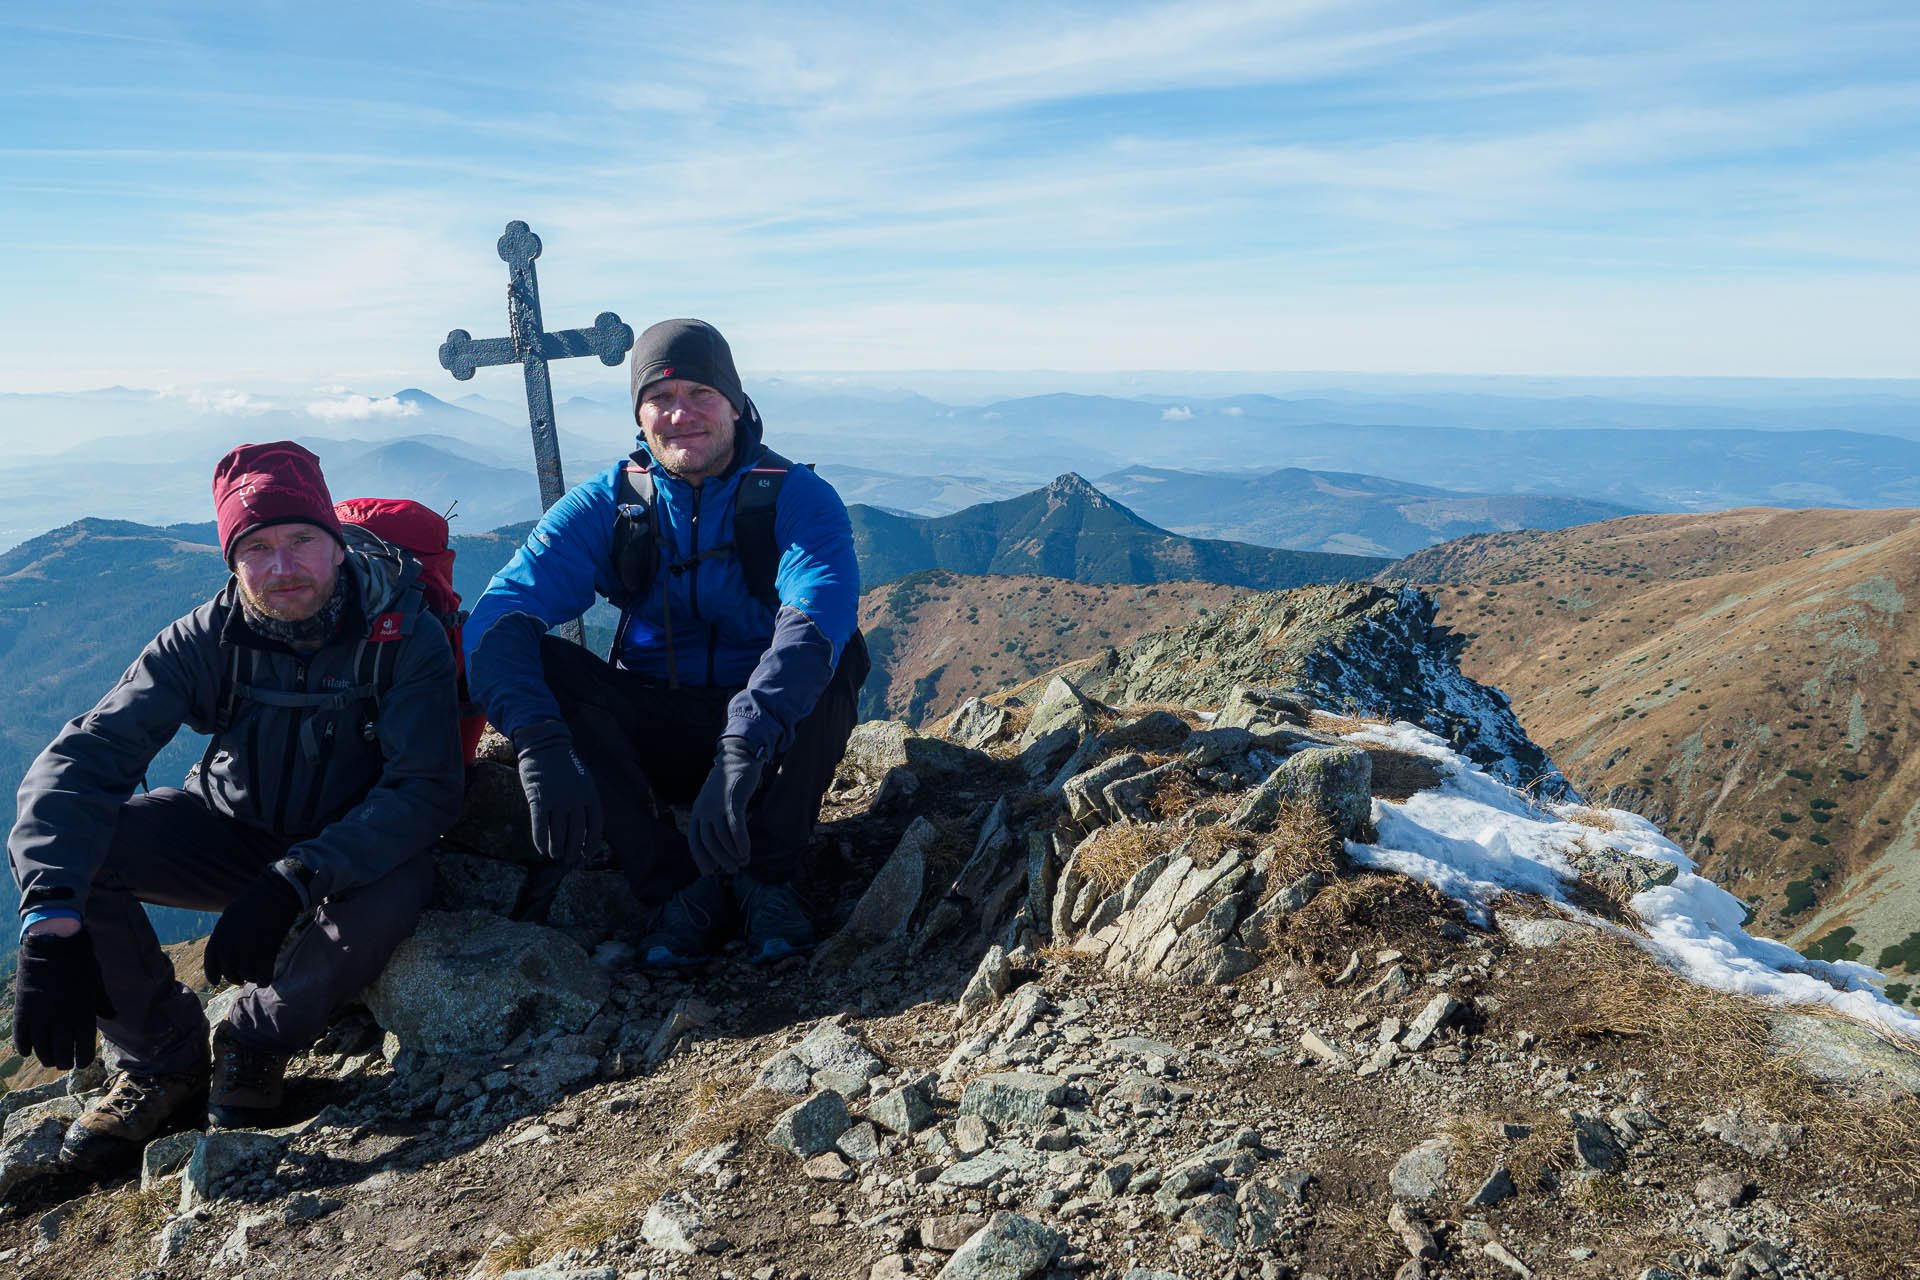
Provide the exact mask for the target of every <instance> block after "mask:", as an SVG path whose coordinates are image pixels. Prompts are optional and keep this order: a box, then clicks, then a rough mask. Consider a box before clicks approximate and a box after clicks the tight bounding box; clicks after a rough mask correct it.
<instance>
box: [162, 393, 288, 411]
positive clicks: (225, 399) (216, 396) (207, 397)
mask: <svg viewBox="0 0 1920 1280" xmlns="http://www.w3.org/2000/svg"><path fill="white" fill-rule="evenodd" d="M153 398H154V399H156V400H175V399H178V400H184V401H186V402H187V403H188V404H189V405H192V406H193V407H194V408H195V409H197V410H199V411H200V412H201V413H218V414H222V415H224V416H226V417H240V416H243V415H251V414H256V413H266V412H267V411H268V410H270V409H273V408H275V407H276V406H275V405H274V403H273V402H272V401H271V400H263V399H261V398H260V397H258V396H256V395H253V394H251V393H249V392H246V391H237V390H235V389H234V388H232V387H226V388H223V389H221V390H218V391H205V390H201V389H198V388H195V389H193V390H189V391H184V392H181V391H175V390H174V389H173V388H171V387H162V388H161V389H160V390H158V391H156V392H154V396H153Z"/></svg>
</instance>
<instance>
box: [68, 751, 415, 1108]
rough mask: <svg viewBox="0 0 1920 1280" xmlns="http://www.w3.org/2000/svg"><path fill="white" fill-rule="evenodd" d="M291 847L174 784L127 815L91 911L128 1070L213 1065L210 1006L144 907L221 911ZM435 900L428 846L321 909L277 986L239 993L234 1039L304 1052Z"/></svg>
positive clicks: (115, 1038)
mask: <svg viewBox="0 0 1920 1280" xmlns="http://www.w3.org/2000/svg"><path fill="white" fill-rule="evenodd" d="M291 843H292V842H291V841H290V840H288V839H286V838H285V837H283V836H275V835H272V834H269V833H268V832H265V831H259V830H256V829H255V828H253V827H249V826H247V825H245V824H244V823H239V822H235V821H233V820H232V819H231V818H228V817H225V816H223V815H221V814H218V813H215V812H214V811H213V810H211V809H209V808H208V807H207V806H206V804H205V803H204V802H203V801H202V800H201V799H200V798H199V797H198V796H195V795H192V794H189V793H188V792H185V791H179V790H176V789H174V788H172V787H162V788H159V789H158V790H155V791H151V792H148V793H146V794H144V795H136V796H134V797H133V798H132V799H130V800H128V801H127V802H126V804H124V805H122V806H121V808H120V821H119V825H118V826H117V827H116V828H115V829H114V833H113V844H112V846H111V848H109V849H108V851H107V860H106V862H105V863H104V864H103V865H102V866H101V868H100V870H99V871H98V872H96V873H95V874H94V877H93V890H92V894H91V896H90V897H89V899H88V902H87V913H86V914H87V931H88V932H89V933H90V934H92V936H93V948H94V953H95V954H96V955H97V956H98V957H99V960H100V975H101V977H102V978H103V979H104V980H105V982H106V986H107V998H108V999H109V1000H111V1001H112V1002H113V1008H114V1016H113V1017H111V1018H104V1019H102V1020H101V1023H100V1030H101V1034H102V1035H103V1036H105V1038H106V1041H107V1044H108V1046H109V1047H110V1048H111V1049H112V1050H113V1057H114V1059H115V1060H116V1061H117V1062H118V1064H119V1065H120V1066H121V1067H122V1068H125V1069H127V1070H131V1071H140V1072H153V1073H162V1072H173V1071H185V1070H189V1069H192V1068H196V1067H198V1066H200V1065H201V1064H202V1063H204V1062H205V1061H206V1058H207V1022H206V1018H205V1016H204V1015H203V1014H202V1013H201V1012H200V1002H199V1001H198V1000H196V999H195V998H194V996H193V993H192V992H191V991H189V990H187V989H186V987H184V986H182V985H181V984H180V982H179V980H178V979H176V978H175V977H174V975H173V966H172V965H171V964H170V963H168V961H167V957H166V954H165V953H164V952H162V951H161V950H160V941H159V939H158V938H156V937H155V936H154V932H153V925H152V924H150V923H149V922H148V920H147V913H146V912H145V911H142V910H141V909H140V904H141V903H143V902H151V903H153V904H154V905H156V906H162V907H183V908H185V909H187V910H189V911H223V910H225V909H226V906H227V904H228V903H230V902H232V901H233V899H234V898H235V897H237V896H239V893H240V891H241V890H242V889H244V888H246V886H247V884H248V883H249V882H250V881H251V880H252V879H253V878H254V877H255V876H256V875H258V874H259V873H260V871H261V870H262V869H263V868H264V867H266V866H267V865H268V864H270V863H272V862H273V861H275V860H276V859H278V858H279V857H280V856H281V855H283V854H284V853H286V851H287V847H288V845H289V844H291ZM432 893H433V859H432V858H431V857H430V856H428V854H427V853H426V852H425V851H424V850H423V851H422V852H420V853H419V854H417V855H415V856H414V857H412V858H410V859H408V860H407V861H406V862H403V863H401V864H400V866H399V867H397V868H395V869H394V870H393V871H391V872H389V873H387V874H386V875H385V876H383V877H381V878H380V879H378V880H375V881H374V882H373V883H371V884H365V885H361V886H360V887H359V888H357V889H354V890H352V891H351V892H349V893H344V894H341V895H339V896H338V897H333V898H328V899H326V900H325V901H323V902H321V903H320V904H319V905H318V906H317V907H316V908H315V909H314V913H313V920H312V922H311V924H310V925H308V927H306V928H305V929H303V930H301V932H300V935H299V937H298V939H297V940H296V941H295V942H294V944H293V946H292V947H290V948H288V949H287V950H286V951H285V952H284V953H283V954H282V955H281V957H280V961H279V966H278V968H277V969H276V970H275V972H274V978H273V983H272V985H270V986H265V987H259V986H254V985H253V984H251V983H249V984H248V985H247V986H246V987H245V988H244V989H243V990H242V991H241V994H240V998H239V1001H238V1002H237V1003H236V1004H235V1005H234V1007H233V1012H232V1013H231V1014H230V1015H229V1017H228V1020H229V1021H230V1022H231V1023H232V1024H233V1030H234V1034H235V1035H237V1036H238V1037H239V1038H240V1039H241V1040H243V1041H245V1042H246V1043H247V1044H249V1045H252V1046H254V1047H255V1048H259V1049H265V1050H267V1051H269V1052H272V1053H279V1054H292V1053H298V1052H300V1051H301V1050H303V1049H305V1048H307V1047H308V1046H309V1045H311V1044H312V1043H313V1042H314V1041H315V1040H317V1039H319V1038H320V1033H321V1032H322V1031H325V1030H326V1027H327V1018H328V1017H329V1016H330V1015H331V1014H332V1013H333V1011H334V1010H335V1009H337V1008H339V1007H340V1006H341V1005H343V1004H345V1003H346V1002H347V1001H349V1000H351V999H353V998H354V997H355V996H357V995H359V994H360V992H361V991H363V990H365V989H366V987H367V985H368V984H369V983H371V982H372V981H373V980H374V979H375V978H376V977H378V976H379V974H380V970H381V968H382V967H384V966H385V965H386V963H387V960H388V958H389V957H390V956H392V955H393V952H394V949H395V948H396V947H398V946H399V945H400V944H401V943H402V942H404V941H406V939H407V936H408V935H409V934H411V933H412V932H413V927H414V925H415V923H417V922H418V920H419V918H420V912H421V910H422V909H423V908H424V907H425V906H426V904H427V899H428V898H429V897H430V896H431V895H432Z"/></svg>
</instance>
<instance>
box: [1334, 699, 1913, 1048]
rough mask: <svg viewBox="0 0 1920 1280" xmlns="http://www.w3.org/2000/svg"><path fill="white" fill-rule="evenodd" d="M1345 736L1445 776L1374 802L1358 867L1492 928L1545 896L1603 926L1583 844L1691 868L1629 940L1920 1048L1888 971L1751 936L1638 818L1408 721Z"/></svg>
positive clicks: (1749, 992)
mask: <svg viewBox="0 0 1920 1280" xmlns="http://www.w3.org/2000/svg"><path fill="white" fill-rule="evenodd" d="M1342 736H1343V738H1344V739H1345V740H1346V741H1348V742H1357V743H1368V744H1373V745H1377V746H1383V747H1394V748H1397V749H1399V750H1402V751H1409V752H1413V753H1414V754H1416V755H1422V756H1426V757H1428V758H1429V759H1432V760H1434V761H1436V762H1438V763H1439V764H1440V765H1441V767H1442V771H1443V773H1444V775H1445V776H1444V777H1443V779H1442V780H1441V783H1440V785H1439V786H1438V787H1435V788H1432V789H1430V790H1427V791H1421V792H1418V793H1416V794H1415V795H1413V796H1412V797H1411V798H1409V799H1408V800H1407V801H1406V802H1405V803H1401V804H1392V803H1387V802H1384V801H1380V800H1375V801H1374V803H1373V822H1374V826H1375V827H1376V828H1377V829H1378V830H1379V833H1380V838H1379V843H1378V844H1371V845H1368V844H1356V843H1353V842H1352V841H1349V842H1348V844H1347V853H1348V856H1350V857H1351V858H1352V859H1353V860H1354V861H1355V862H1357V863H1360V864H1361V865H1363V866H1369V867H1377V868H1380V869H1382V870H1388V871H1397V872H1399V873H1400V874H1402V875H1406V876H1410V877H1412V878H1413V879H1416V880H1420V881H1424V882H1425V883H1427V884H1430V885H1432V886H1433V887H1434V888H1436V889H1438V890H1440V891H1441V892H1442V893H1444V894H1446V895H1448V896H1449V897H1451V898H1454V899H1456V900H1457V901H1459V902H1460V903H1461V904H1463V905H1464V906H1465V907H1466V908H1467V912H1468V915H1469V917H1470V918H1472V919H1473V920H1474V921H1475V923H1477V924H1479V925H1481V926H1482V927H1485V926H1487V925H1488V924H1489V923H1491V920H1492V914H1491V913H1492V908H1493V904H1494V903H1495V902H1496V901H1497V900H1498V899H1499V898H1500V896H1501V895H1502V894H1505V893H1509V892H1520V893H1532V894H1537V895H1539V896H1540V897H1542V898H1545V899H1547V900H1548V901H1551V902H1555V903H1558V904H1560V905H1561V906H1562V907H1563V908H1565V909H1566V910H1567V912H1568V913H1569V914H1571V915H1575V916H1578V917H1579V918H1581V919H1583V920H1586V921H1587V922H1589V923H1593V924H1601V925H1604V922H1603V921H1599V920H1597V919H1595V918H1594V917H1592V916H1591V915H1588V914H1587V913H1585V912H1582V911H1580V910H1579V909H1578V908H1575V907H1574V906H1573V904H1572V903H1571V902H1570V901H1569V900H1568V898H1567V894H1566V888H1565V886H1566V885H1568V884H1569V883H1571V882H1572V881H1573V880H1574V879H1575V878H1576V873H1575V871H1574V869H1573V866H1572V864H1571V863H1569V862H1568V861H1567V858H1566V855H1565V853H1564V850H1566V849H1568V848H1570V847H1573V846H1574V845H1575V844H1576V842H1580V841H1584V842H1585V843H1586V844H1587V845H1588V847H1590V848H1591V847H1594V846H1606V847H1610V848H1613V849H1617V850H1619V851H1621V852H1622V853H1628V854H1634V855H1637V856H1639V857H1642V858H1650V859H1655V860H1657V861H1660V862H1667V863H1671V864H1673V865H1674V866H1676V867H1678V868H1679V869H1680V873H1679V875H1678V876H1677V877H1676V878H1675V880H1674V881H1673V883H1672V884H1668V885H1662V886H1660V887H1658V888H1654V889H1648V890H1646V891H1645V892H1643V893H1639V894H1636V895H1635V896H1634V897H1633V898H1632V900H1631V901H1630V902H1628V904H1627V905H1628V907H1629V908H1630V909H1631V910H1632V911H1633V912H1634V913H1635V914H1636V915H1638V916H1639V917H1640V919H1641V920H1642V921H1643V922H1644V923H1645V925H1646V928H1647V932H1648V934H1649V936H1648V937H1645V938H1642V937H1638V936H1636V935H1631V934H1625V933H1624V932H1623V934H1622V936H1626V937H1630V938H1632V940H1633V941H1634V942H1635V943H1636V944H1637V945H1639V946H1640V947H1642V948H1643V949H1644V950H1646V951H1647V952H1648V953H1649V954H1651V955H1652V956H1654V958H1656V959H1658V960H1659V961H1660V962H1661V963H1662V964H1665V965H1666V966H1667V967H1668V968H1670V969H1672V970H1674V971H1675V972H1676V973H1678V974H1680V975H1681V976H1682V977H1684V978H1686V979H1687V980H1689V981H1691V982H1695V983H1698V984H1700V985H1701V986H1705V987H1711V988H1713V989H1715V990H1718V991H1726V992H1730V993H1734V994H1738V995H1744V996H1751V997H1753V998H1755V999H1759V1000H1763V1001H1765V1002H1767V1003H1769V1004H1777V1005H1807V1004H1814V1005H1824V1006H1826V1007H1827V1008H1830V1009H1832V1010H1834V1011H1835V1012H1837V1013H1841V1014H1844V1015H1846V1016H1848V1017H1850V1018H1854V1019H1857V1020H1858V1021H1860V1022H1863V1023H1866V1024H1868V1025H1869V1026H1872V1027H1874V1028H1876V1029H1878V1030H1881V1031H1885V1032H1888V1033H1891V1034H1896V1035H1900V1036H1904V1037H1907V1038H1909V1039H1912V1040H1917V1041H1920V1015H1916V1014H1915V1013H1914V1012H1913V1011H1912V1010H1909V1009H1905V1008H1902V1007H1901V1006H1899V1005H1897V1004H1894V1003H1893V1002H1892V1001H1891V1000H1889V999H1887V997H1886V996H1885V995H1884V994H1883V993H1882V992H1881V991H1880V986H1881V985H1882V984H1884V983H1885V982H1886V978H1885V977H1884V976H1883V975H1881V974H1880V973H1878V972H1876V971H1875V970H1873V969H1871V968H1869V967H1867V966H1866V965H1863V964H1858V963H1855V962H1852V961H1834V962H1824V961H1819V960H1809V959H1807V958H1806V957H1805V956H1803V955H1801V954H1800V953H1799V952H1797V951H1795V950H1794V949H1793V948H1792V947H1789V946H1787V945H1786V944H1785V943H1783V942H1777V941H1775V940H1773V939H1771V938H1756V937H1754V936H1753V935H1751V934H1749V933H1748V932H1747V931H1746V929H1745V928H1744V927H1743V924H1742V922H1743V921H1744V920H1745V919H1746V907H1745V906H1744V905H1743V904H1742V903H1741V901H1740V900H1739V899H1738V898H1736V897H1734V896H1733V895H1732V894H1730V893H1728V892H1727V891H1726V890H1725V889H1722V888H1721V887H1720V886H1719V885H1717V884H1714V883H1713V882H1712V881H1711V880H1708V879H1706V878H1705V877H1703V876H1700V875H1697V874H1695V870H1694V868H1695V864H1694V861H1693V859H1691V858H1689V857H1688V856H1687V855H1686V854H1684V853H1682V852H1681V851H1680V848H1679V846H1678V845H1676V844H1674V843H1673V842H1672V841H1671V840H1669V839H1667V838H1666V837H1665V836H1663V835H1662V834H1660V832H1659V830H1658V829H1657V828H1656V827H1655V826H1654V825H1653V824H1652V823H1651V822H1648V821H1647V820H1646V819H1645V818H1643V817H1641V816H1640V815H1639V814H1636V813H1629V812H1627V811H1625V810H1623V809H1606V810H1600V811H1599V812H1603V813H1605V814H1606V816H1607V817H1608V818H1610V819H1611V820H1612V822H1613V829H1612V830H1611V831H1601V830H1596V829H1594V828H1592V827H1588V826H1583V825H1581V824H1579V823H1575V822H1571V821H1568V820H1567V819H1566V818H1565V817H1563V816H1561V815H1562V814H1563V813H1566V812H1568V811H1570V810H1572V809H1573V808H1575V807H1576V806H1571V805H1553V804H1541V803H1535V802H1534V801H1533V800H1531V799H1529V798H1528V797H1527V796H1525V795H1524V794H1522V793H1520V792H1518V791H1515V790H1513V789H1512V788H1510V787H1508V786H1506V785H1505V784H1503V783H1501V782H1500V781H1499V780H1497V779H1495V778H1493V777H1491V776H1489V775H1488V774H1487V773H1486V772H1485V771H1484V770H1482V769H1481V767H1480V766H1479V765H1477V764H1475V763H1474V762H1472V761H1471V760H1468V759H1467V758H1465V757H1464V756H1462V755H1460V754H1458V753H1457V752H1455V751H1453V750H1451V749H1450V748H1449V747H1448V746H1447V744H1446V743H1445V742H1444V741H1442V740H1441V739H1440V738H1439V737H1437V736H1435V735H1434V734H1432V733H1429V732H1428V731H1427V730H1425V729H1422V728H1420V727H1418V726H1416V725H1412V724H1408V723H1406V722H1405V721H1401V722H1399V723H1397V724H1393V725H1378V726H1370V727H1368V728H1366V729H1362V730H1360V731H1358V732H1356V733H1349V734H1344V735H1342ZM1607 927H1610V926H1607Z"/></svg>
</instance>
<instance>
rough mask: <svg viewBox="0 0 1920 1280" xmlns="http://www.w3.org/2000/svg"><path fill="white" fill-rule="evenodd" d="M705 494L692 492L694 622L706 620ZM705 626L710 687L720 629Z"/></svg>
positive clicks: (689, 590)
mask: <svg viewBox="0 0 1920 1280" xmlns="http://www.w3.org/2000/svg"><path fill="white" fill-rule="evenodd" d="M705 492H706V486H705V485H701V486H699V487H698V488H696V489H694V491H693V518H692V521H691V523H692V526H693V567H692V569H691V570H690V572H689V580H688V582H687V598H688V602H689V604H690V605H691V606H692V610H693V618H694V621H696V622H706V619H704V618H702V617H701V616H700V565H701V563H702V562H701V559H700V495H701V494H703V493H705ZM706 625H707V684H708V685H709V686H711V685H712V684H713V668H714V650H715V648H716V647H717V646H718V637H719V634H720V629H719V627H718V626H717V625H716V624H715V623H712V622H707V624H706Z"/></svg>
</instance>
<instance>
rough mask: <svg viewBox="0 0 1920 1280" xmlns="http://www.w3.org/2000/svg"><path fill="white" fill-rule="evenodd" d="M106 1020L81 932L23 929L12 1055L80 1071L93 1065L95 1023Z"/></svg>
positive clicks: (108, 1007)
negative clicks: (25, 931) (99, 1019)
mask: <svg viewBox="0 0 1920 1280" xmlns="http://www.w3.org/2000/svg"><path fill="white" fill-rule="evenodd" d="M112 1016H113V1004H112V1002H111V1001H109V1000H108V999H107V991H106V986H105V984H103V983H102V982H101V981H100V963H99V961H97V960H95V959H94V956H93V939H92V937H90V936H89V935H88V933H87V931H86V930H85V929H81V930H80V931H79V932H78V933H72V934H67V935H65V936H61V935H58V934H54V933H50V932H34V931H32V930H29V931H28V933H27V936H26V937H24V938H22V939H21V940H20V967H19V968H17V969H15V970H14V971H13V1048H14V1051H15V1052H16V1053H19V1054H21V1055H22V1056H30V1057H35V1058H38V1059H40V1061H41V1062H42V1063H43V1064H44V1065H46V1066H49V1067H53V1068H54V1069H55V1070H58V1071H66V1070H69V1069H71V1068H73V1067H84V1066H86V1065H87V1064H88V1063H89V1062H92V1061H93V1033H94V1023H95V1019H96V1018H111V1017H112Z"/></svg>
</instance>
